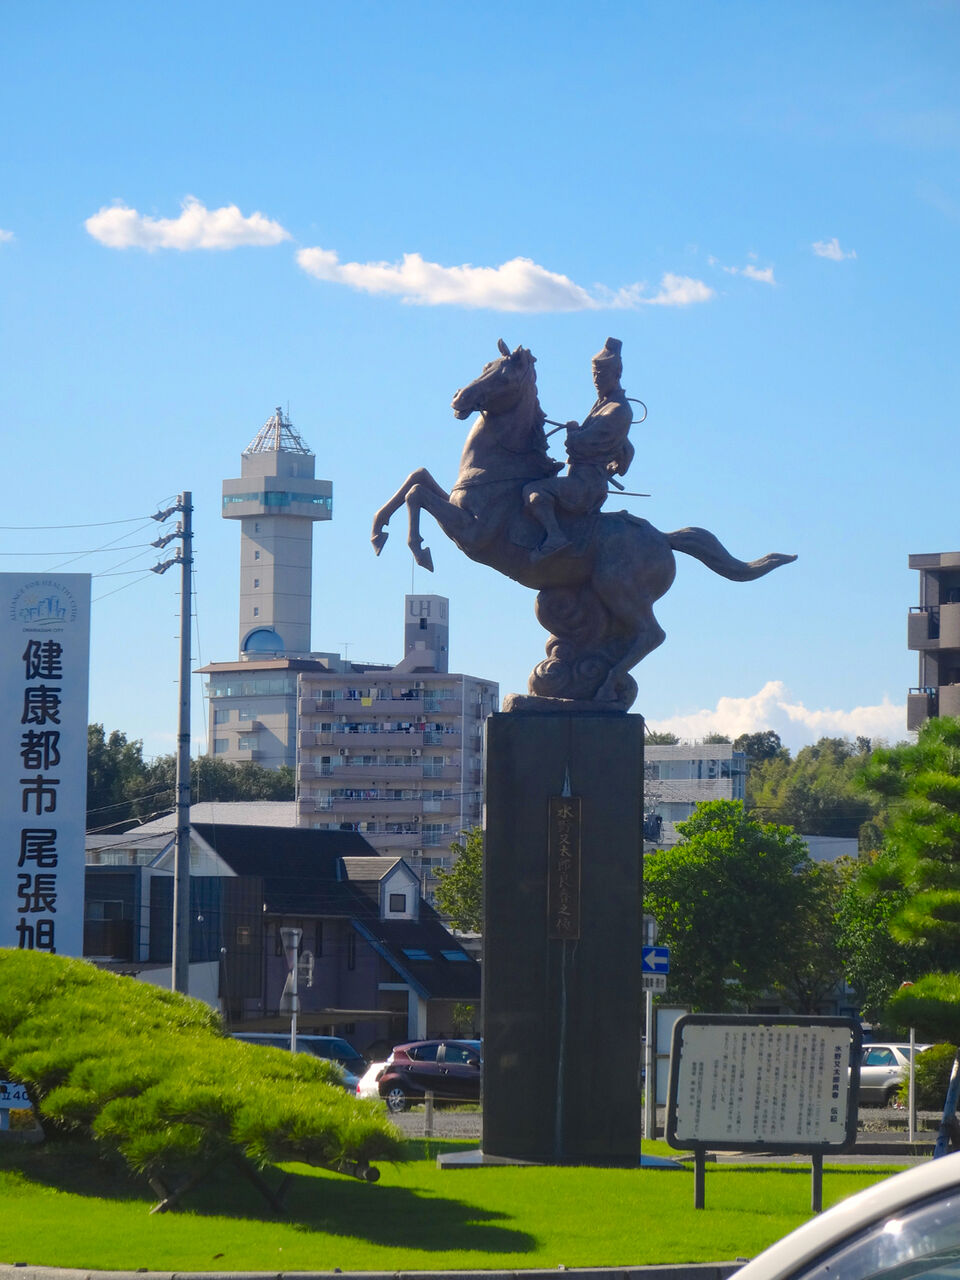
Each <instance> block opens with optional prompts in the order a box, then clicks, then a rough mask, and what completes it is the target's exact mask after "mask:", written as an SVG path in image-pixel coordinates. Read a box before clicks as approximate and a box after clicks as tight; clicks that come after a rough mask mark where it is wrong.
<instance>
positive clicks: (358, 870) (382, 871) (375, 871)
mask: <svg viewBox="0 0 960 1280" xmlns="http://www.w3.org/2000/svg"><path fill="white" fill-rule="evenodd" d="M401 861H402V859H401V858H381V857H376V858H371V857H360V858H350V857H346V856H345V857H344V858H343V870H344V873H345V875H346V878H347V879H348V880H353V881H364V880H367V881H378V880H382V879H383V877H384V876H385V875H387V874H388V873H389V872H391V871H392V870H393V868H394V867H395V866H396V865H397V863H398V862H401Z"/></svg>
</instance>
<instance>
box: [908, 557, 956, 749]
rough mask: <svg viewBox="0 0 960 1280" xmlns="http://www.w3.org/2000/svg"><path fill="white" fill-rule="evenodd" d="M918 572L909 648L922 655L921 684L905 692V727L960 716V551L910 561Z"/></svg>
mask: <svg viewBox="0 0 960 1280" xmlns="http://www.w3.org/2000/svg"><path fill="white" fill-rule="evenodd" d="M910 568H911V569H917V570H919V573H920V603H919V604H917V605H914V606H913V607H912V608H911V610H910V616H909V618H908V619H907V648H908V649H916V650H917V651H918V653H919V667H920V671H919V676H918V679H917V685H916V687H915V688H913V689H911V690H910V691H909V693H908V694H907V728H908V729H919V728H920V726H921V725H922V724H923V723H924V721H926V720H929V719H930V717H931V716H960V551H944V552H939V553H933V554H930V555H915V556H911V557H910Z"/></svg>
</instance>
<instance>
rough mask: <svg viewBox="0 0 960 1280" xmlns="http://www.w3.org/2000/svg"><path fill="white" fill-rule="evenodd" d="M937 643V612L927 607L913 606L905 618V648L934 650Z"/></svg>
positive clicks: (938, 633)
mask: <svg viewBox="0 0 960 1280" xmlns="http://www.w3.org/2000/svg"><path fill="white" fill-rule="evenodd" d="M939 642H940V614H939V611H938V610H937V609H932V608H929V607H928V606H927V605H919V606H917V605H914V606H913V608H912V609H911V610H910V614H909V616H908V618H907V648H908V649H936V648H937V646H938V644H939Z"/></svg>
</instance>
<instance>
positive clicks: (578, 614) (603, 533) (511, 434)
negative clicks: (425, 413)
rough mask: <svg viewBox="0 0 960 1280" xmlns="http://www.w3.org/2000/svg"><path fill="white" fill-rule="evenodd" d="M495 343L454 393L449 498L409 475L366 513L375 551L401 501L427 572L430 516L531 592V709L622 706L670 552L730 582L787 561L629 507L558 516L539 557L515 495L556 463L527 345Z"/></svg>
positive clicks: (649, 638) (647, 647)
mask: <svg viewBox="0 0 960 1280" xmlns="http://www.w3.org/2000/svg"><path fill="white" fill-rule="evenodd" d="M498 347H499V351H500V356H499V358H498V359H496V360H492V361H491V362H490V363H489V364H487V365H485V366H484V369H483V372H482V373H481V374H480V376H479V377H478V378H475V379H474V380H473V382H471V383H470V384H469V385H468V386H466V387H464V388H463V389H462V390H460V391H458V392H457V394H456V395H455V396H454V397H453V412H454V415H455V416H456V417H457V418H460V419H464V418H468V417H469V416H470V415H471V414H472V413H478V414H479V417H478V418H477V420H476V422H475V423H474V424H473V426H472V427H471V429H470V433H469V435H468V436H467V441H466V444H465V445H464V448H463V455H462V457H461V459H460V473H459V475H458V476H457V481H456V484H455V485H454V486H453V488H452V489H451V490H450V492H449V493H447V492H446V490H445V489H443V488H441V486H440V485H439V484H438V483H437V481H436V480H434V478H433V476H432V475H431V474H430V472H429V471H427V470H426V469H425V468H422V467H421V468H420V469H418V470H417V471H414V472H412V473H411V474H410V475H409V476H408V477H407V479H406V480H405V481H404V483H403V484H402V485H401V486H400V488H399V489H398V490H397V492H396V493H395V494H394V495H393V497H392V498H390V500H389V501H388V502H386V503H385V504H384V505H383V506H382V507H381V508H380V510H379V511H378V512H377V514H376V515H375V516H374V520H373V534H372V537H371V541H372V543H373V546H374V550H375V551H376V553H377V555H379V554H380V552H381V550H382V549H383V545H384V543H385V542H386V540H387V531H386V526H387V522H388V521H389V519H390V517H391V516H392V515H393V513H394V512H395V511H397V510H398V509H399V508H400V507H401V506H402V505H403V504H404V503H406V505H407V509H408V511H409V515H410V530H409V536H408V539H407V541H408V545H409V547H410V550H411V551H412V552H413V557H414V559H415V560H416V562H417V564H419V565H420V566H421V567H422V568H424V569H429V570H431V571H432V569H433V558H432V557H431V555H430V549H429V547H425V546H424V545H423V539H422V537H421V535H420V512H421V511H422V510H426V511H428V512H429V513H430V514H431V515H432V516H433V518H434V519H435V520H436V521H437V523H438V524H439V526H440V528H441V529H442V530H443V531H444V533H445V534H446V535H447V536H448V537H449V538H450V539H451V540H452V541H453V542H455V543H456V545H457V546H458V547H459V548H460V550H461V551H463V552H464V554H465V555H468V556H469V557H470V559H471V560H476V561H478V562H479V563H480V564H488V565H490V566H491V567H492V568H494V569H497V570H498V571H499V572H500V573H505V574H506V575H507V576H508V577H510V578H513V579H514V580H515V581H516V582H519V583H522V585H523V586H525V587H531V588H533V589H534V590H535V591H536V592H537V593H538V594H537V600H536V614H537V618H538V620H539V622H540V623H541V624H542V625H543V626H544V627H546V629H547V630H548V631H549V632H551V635H550V639H549V640H548V641H547V656H546V658H545V659H544V661H543V662H541V663H539V665H538V666H537V667H535V668H534V670H533V672H532V674H531V675H530V678H529V681H528V688H529V691H530V693H531V694H532V695H533V698H531V699H530V705H538V702H537V701H535V700H539V705H543V706H544V708H545V709H546V708H547V707H548V706H554V707H563V708H569V709H573V708H574V707H590V708H592V709H597V710H600V709H603V710H611V711H613V710H618V711H625V710H627V708H629V707H630V706H631V705H632V703H633V701H634V699H635V698H636V695H637V685H636V681H635V680H634V679H633V677H632V676H631V675H630V670H631V668H632V667H634V666H636V664H637V663H638V662H640V661H641V659H643V658H645V657H646V656H647V654H648V653H650V652H652V651H653V650H654V649H655V648H656V647H657V646H658V645H659V644H661V643H662V642H663V640H664V632H663V630H662V628H661V627H660V624H659V623H658V622H657V620H656V618H655V617H654V616H653V604H654V601H656V600H659V598H660V597H661V596H662V595H663V594H664V593H665V592H666V591H667V590H669V588H670V586H671V584H672V582H673V579H674V576H675V573H676V562H675V560H674V556H673V553H674V551H683V552H685V553H686V554H687V555H691V556H694V557H695V558H696V559H698V560H700V561H702V563H703V564H705V565H706V566H707V567H708V568H709V569H712V570H713V571H714V572H715V573H719V574H721V575H722V576H723V577H724V578H729V579H731V581H734V582H748V581H751V580H752V579H754V578H760V577H762V576H763V575H764V574H766V573H769V572H770V571H771V569H776V568H777V567H778V566H780V565H782V564H788V563H789V562H790V561H791V560H795V559H796V556H792V555H781V554H779V553H771V554H770V555H766V556H762V557H761V558H760V559H759V560H750V561H744V560H737V559H736V557H734V556H732V555H731V554H730V553H729V551H727V550H726V548H725V547H724V546H723V545H722V544H721V543H720V542H719V540H718V539H717V538H715V537H714V535H713V534H712V533H709V532H708V531H707V530H706V529H678V530H677V531H676V532H674V533H661V532H660V530H659V529H655V528H654V526H653V525H652V524H650V523H649V521H647V520H642V519H640V518H639V517H637V516H633V515H631V514H630V513H629V512H627V511H616V512H602V513H600V514H596V515H587V516H569V515H568V516H561V527H562V529H563V533H564V534H565V535H566V537H567V538H569V540H570V543H569V546H567V547H564V548H563V549H562V550H560V551H558V552H556V553H555V554H553V555H550V556H544V555H542V554H541V553H540V552H539V551H538V549H537V548H538V543H539V542H540V540H541V538H542V536H543V528H542V526H541V525H539V524H537V523H536V521H535V520H534V519H533V518H532V517H531V516H530V515H529V513H528V510H527V509H526V507H525V504H524V502H523V490H524V488H525V486H527V485H529V484H530V483H531V482H533V481H536V480H541V479H543V478H544V477H546V476H553V475H555V474H556V473H557V471H559V470H560V469H561V467H562V465H563V464H562V463H560V462H556V461H555V460H554V459H552V458H551V457H550V456H549V454H548V452H547V438H546V435H545V433H544V430H543V424H544V422H545V421H546V415H545V414H544V412H543V410H542V409H541V408H540V402H539V400H538V398H537V378H536V372H535V370H534V365H535V363H536V361H535V357H534V356H533V355H532V354H531V353H530V352H529V351H528V350H527V349H526V348H525V347H517V349H516V350H515V351H513V352H511V351H510V349H509V348H508V347H507V346H506V344H505V343H504V342H503V340H502V339H501V340H500V342H499V344H498ZM514 705H517V704H516V703H515V704H514Z"/></svg>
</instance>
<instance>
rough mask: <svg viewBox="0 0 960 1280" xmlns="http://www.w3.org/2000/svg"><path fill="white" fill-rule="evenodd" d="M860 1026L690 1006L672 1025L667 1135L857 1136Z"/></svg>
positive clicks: (820, 1141) (758, 1145)
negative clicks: (698, 1009)
mask: <svg viewBox="0 0 960 1280" xmlns="http://www.w3.org/2000/svg"><path fill="white" fill-rule="evenodd" d="M859 1062H860V1026H859V1024H858V1023H856V1022H855V1021H853V1020H852V1019H849V1018H801V1017H797V1018H790V1017H779V1016H768V1017H761V1016H738V1015H731V1016H728V1017H723V1016H720V1015H716V1014H687V1015H686V1016H685V1017H683V1018H681V1019H680V1020H679V1021H678V1022H677V1023H676V1025H675V1027H674V1030H673V1043H672V1047H671V1053H670V1096H669V1099H668V1103H667V1141H668V1142H669V1143H670V1145H671V1146H674V1147H679V1148H681V1149H687V1150H689V1149H691V1148H695V1147H697V1146H704V1147H709V1148H713V1149H716V1150H724V1149H726V1150H731V1151H745V1150H750V1149H751V1148H755V1149H762V1150H767V1151H784V1152H797V1153H802V1152H807V1151H811V1152H812V1151H826V1150H839V1149H842V1148H844V1147H846V1146H848V1145H849V1144H851V1143H852V1142H853V1141H854V1139H855V1138H856V1129H857V1112H856V1106H855V1105H851V1099H852V1098H855V1097H856V1086H857V1083H858V1078H859Z"/></svg>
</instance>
